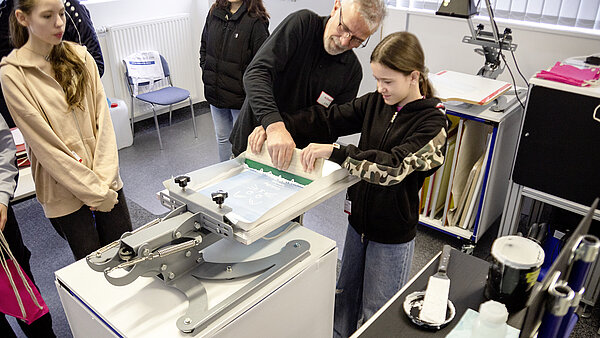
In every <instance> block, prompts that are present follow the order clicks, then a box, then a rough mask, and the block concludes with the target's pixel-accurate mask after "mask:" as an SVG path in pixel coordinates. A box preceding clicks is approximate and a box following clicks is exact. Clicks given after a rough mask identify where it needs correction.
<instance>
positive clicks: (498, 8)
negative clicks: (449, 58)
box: [387, 0, 600, 31]
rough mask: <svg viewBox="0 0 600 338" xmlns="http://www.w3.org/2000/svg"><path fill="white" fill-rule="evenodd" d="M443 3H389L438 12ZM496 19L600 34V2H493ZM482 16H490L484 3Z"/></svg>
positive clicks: (416, 0) (402, 0) (399, 0)
mask: <svg viewBox="0 0 600 338" xmlns="http://www.w3.org/2000/svg"><path fill="white" fill-rule="evenodd" d="M441 2H442V0H387V4H388V6H390V7H396V8H408V9H425V10H432V11H436V10H437V9H438V8H439V6H440V4H441ZM490 4H491V6H492V10H493V12H494V16H495V17H496V18H503V19H511V20H517V21H527V22H539V23H544V24H551V25H557V26H568V27H579V28H585V29H593V30H598V31H600V9H599V8H600V0H490ZM479 14H480V15H485V16H488V11H487V7H486V6H485V0H479Z"/></svg>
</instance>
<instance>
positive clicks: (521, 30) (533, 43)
mask: <svg viewBox="0 0 600 338" xmlns="http://www.w3.org/2000/svg"><path fill="white" fill-rule="evenodd" d="M212 3H213V1H212V0H170V1H164V0H90V1H88V2H86V6H87V7H88V8H89V10H90V12H91V15H92V19H93V21H94V25H95V26H96V27H102V26H111V25H118V24H123V23H129V22H136V21H143V20H148V19H152V18H158V17H162V16H169V15H174V14H180V13H188V14H190V16H191V24H192V31H193V32H192V36H193V40H194V41H192V43H193V44H194V46H193V50H194V51H198V50H199V48H200V47H199V46H200V35H201V33H202V28H203V27H204V21H205V18H206V15H207V14H208V9H209V8H210V5H211V4H212ZM264 3H265V7H266V8H267V11H268V12H269V13H270V15H271V21H270V26H269V28H270V30H271V31H272V30H274V29H275V27H276V26H277V25H278V24H279V23H280V22H281V21H282V20H283V19H284V18H285V17H286V16H287V15H288V14H290V13H292V12H294V11H297V10H299V9H303V8H309V9H311V10H313V11H315V12H316V13H318V14H320V15H323V16H325V15H329V14H330V12H331V9H332V8H333V3H334V1H333V0H264ZM474 21H475V22H477V19H475V20H474ZM482 23H483V24H484V25H486V28H487V29H489V22H487V21H482ZM504 27H505V25H504V24H502V22H501V21H500V22H499V29H500V31H503V30H504ZM510 27H511V28H512V30H513V39H514V42H515V43H517V44H518V48H517V51H516V52H515V56H516V58H517V60H518V64H519V67H520V69H521V70H522V72H523V74H524V75H525V77H526V78H529V77H531V76H532V75H533V74H535V72H537V71H538V70H540V69H544V68H547V67H549V66H551V65H552V64H554V62H555V61H558V60H563V59H565V58H567V57H570V56H576V55H589V54H593V53H598V52H600V34H598V35H583V34H576V33H564V32H556V31H548V30H542V29H539V28H531V27H527V26H525V25H512V24H511V25H510ZM400 30H408V31H411V32H413V33H414V34H416V35H417V36H418V37H419V39H420V41H421V43H422V45H423V48H424V49H425V55H426V63H427V66H428V67H429V70H430V71H432V72H436V71H439V70H443V69H449V70H455V71H461V72H465V73H472V74H475V73H476V72H477V70H479V68H481V66H482V65H483V62H484V59H483V56H480V55H477V54H476V53H475V52H474V51H473V49H474V48H475V47H476V46H474V45H469V44H465V43H462V42H461V41H462V37H463V36H464V35H468V34H469V33H470V32H469V28H468V24H467V21H466V20H462V19H455V18H448V17H441V16H435V15H432V14H429V13H420V12H407V11H406V10H397V9H390V10H389V14H388V16H387V18H386V19H385V20H384V24H383V27H382V30H381V32H378V33H375V34H374V35H373V36H372V37H371V40H370V41H369V44H368V46H367V48H364V49H357V50H355V52H356V54H357V55H358V57H359V59H360V60H361V64H362V66H363V83H362V84H361V88H360V91H359V95H360V94H363V93H365V92H368V91H372V90H375V81H374V79H373V77H372V75H371V69H370V66H369V56H370V54H371V52H372V50H373V48H374V47H375V46H376V45H377V43H378V42H379V41H380V38H381V36H385V35H387V34H389V33H391V32H395V31H400ZM102 40H103V39H102V37H101V43H103V41H102ZM102 47H103V48H106V46H104V45H103V46H102ZM189 57H190V58H193V64H194V65H197V64H198V53H197V52H194V53H193V55H190V56H189ZM506 57H507V60H508V61H509V64H510V65H511V66H512V65H513V61H512V56H511V55H510V53H506ZM107 67H110V65H107ZM512 69H515V68H514V66H512ZM193 71H194V76H195V77H196V81H197V84H198V85H197V88H198V95H197V97H199V98H200V100H202V99H203V98H204V94H203V85H202V82H201V73H200V69H199V67H194V70H193ZM515 78H516V79H517V84H518V85H524V82H523V81H522V80H521V79H520V77H519V76H518V75H517V74H515ZM499 79H501V80H504V81H508V82H511V79H510V75H509V73H508V71H507V70H505V71H504V73H503V74H502V75H500V77H499ZM103 82H104V84H105V87H106V91H107V93H108V94H109V95H110V94H111V90H112V79H111V78H110V71H109V70H107V71H106V72H105V76H104V77H103Z"/></svg>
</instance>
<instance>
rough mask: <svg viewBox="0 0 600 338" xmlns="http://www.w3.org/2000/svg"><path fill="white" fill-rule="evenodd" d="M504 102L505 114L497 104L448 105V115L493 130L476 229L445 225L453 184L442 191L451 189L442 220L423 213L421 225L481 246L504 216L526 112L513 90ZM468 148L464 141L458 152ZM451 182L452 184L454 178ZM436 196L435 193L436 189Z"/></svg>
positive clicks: (477, 197) (477, 198) (478, 197)
mask: <svg viewBox="0 0 600 338" xmlns="http://www.w3.org/2000/svg"><path fill="white" fill-rule="evenodd" d="M504 99H506V102H507V104H506V106H507V108H506V109H505V110H504V112H494V111H492V110H491V109H490V108H491V107H492V106H493V105H494V104H493V103H490V104H487V105H484V106H479V105H472V104H466V103H459V102H447V103H445V105H446V112H447V114H448V115H453V116H456V117H458V118H460V119H461V120H463V121H474V123H481V124H485V125H488V126H490V128H491V133H490V136H489V139H488V140H487V142H489V149H488V150H487V151H486V153H485V157H484V161H483V162H484V165H485V168H483V167H482V170H481V175H482V178H483V181H482V184H481V187H480V190H479V191H477V193H476V194H475V195H474V198H475V201H476V202H477V204H476V208H474V209H473V214H472V216H471V217H474V221H473V226H472V230H468V229H463V228H462V227H459V226H448V225H445V224H446V221H445V220H446V219H447V212H446V210H447V209H448V206H449V198H448V197H449V195H450V190H451V184H449V185H448V186H440V187H439V188H438V189H447V190H446V201H445V203H444V213H443V215H442V217H441V218H439V217H438V218H436V217H435V215H433V213H429V214H427V213H426V215H423V214H422V215H421V216H420V218H419V223H421V224H422V225H424V226H427V227H430V228H433V229H436V230H439V231H441V232H443V233H445V234H447V235H450V236H453V237H457V238H460V239H464V240H468V241H472V242H475V243H477V241H478V240H479V239H480V238H481V236H482V235H483V234H484V233H485V232H486V231H487V230H488V228H489V227H490V226H491V225H492V224H493V223H494V221H496V219H498V218H499V217H500V215H501V214H502V209H503V206H504V200H505V197H506V193H507V189H508V184H507V182H508V179H509V176H510V171H511V168H512V164H513V161H514V157H515V153H516V147H517V141H518V136H519V131H520V126H521V121H522V115H523V109H522V108H521V106H520V105H519V102H518V100H517V98H516V96H515V95H514V90H510V91H509V92H507V93H505V94H504V95H502V97H501V100H504ZM523 100H524V95H523V94H522V97H521V101H522V102H523ZM467 146H468V145H467V144H463V143H462V142H461V143H460V144H459V145H458V152H459V153H460V151H461V150H464V149H465V148H463V147H467ZM484 147H485V145H484ZM447 160H448V159H447ZM456 164H457V163H456V161H454V162H453V164H452V165H453V166H456ZM438 172H439V170H438ZM450 182H452V179H451V180H450ZM425 193H427V192H425ZM433 193H434V194H435V190H434V191H433Z"/></svg>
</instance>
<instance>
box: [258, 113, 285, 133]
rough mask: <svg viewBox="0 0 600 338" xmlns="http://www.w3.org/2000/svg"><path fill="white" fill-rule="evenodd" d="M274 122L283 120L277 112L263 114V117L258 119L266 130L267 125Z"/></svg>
mask: <svg viewBox="0 0 600 338" xmlns="http://www.w3.org/2000/svg"><path fill="white" fill-rule="evenodd" d="M275 122H283V118H281V115H280V114H279V113H271V114H268V115H265V116H263V118H262V119H261V120H260V124H261V125H262V126H263V128H265V130H267V127H268V126H269V125H271V124H273V123H275Z"/></svg>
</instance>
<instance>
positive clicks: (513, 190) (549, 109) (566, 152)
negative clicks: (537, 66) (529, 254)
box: [499, 78, 600, 305]
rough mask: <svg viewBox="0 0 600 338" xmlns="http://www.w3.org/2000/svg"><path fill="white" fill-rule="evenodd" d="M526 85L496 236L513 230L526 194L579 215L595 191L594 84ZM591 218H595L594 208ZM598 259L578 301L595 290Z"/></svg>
mask: <svg viewBox="0 0 600 338" xmlns="http://www.w3.org/2000/svg"><path fill="white" fill-rule="evenodd" d="M529 86H530V87H529V93H528V99H527V107H526V110H525V111H526V113H525V117H524V122H523V127H522V131H521V132H520V140H519V145H518V152H517V156H516V159H515V164H514V169H513V173H512V176H511V177H510V180H509V181H508V187H509V190H508V194H507V196H506V201H505V206H504V212H503V216H502V221H501V223H500V230H499V235H501V236H505V235H511V234H514V233H516V232H517V227H518V225H519V221H520V218H521V213H522V210H523V209H524V208H525V207H526V204H528V203H525V202H529V199H531V200H533V201H534V202H541V203H545V204H549V205H552V206H554V207H557V208H561V209H564V210H566V211H569V212H572V213H575V214H579V215H584V214H585V213H586V212H587V210H588V208H589V205H591V203H592V202H593V200H594V198H595V197H599V196H600V175H598V173H599V171H598V170H599V169H598V168H599V167H600V157H598V153H599V151H600V88H599V87H595V88H589V87H588V88H581V87H576V86H571V85H566V84H563V83H558V82H553V81H547V80H542V79H537V78H532V79H530V80H529ZM534 214H535V212H533V213H531V214H530V216H531V217H535V215H534ZM594 219H595V220H600V210H596V212H595V213H594ZM576 225H577V224H573V225H572V226H573V227H575V226H576ZM599 261H600V260H599ZM599 261H596V264H595V265H594V269H593V271H592V272H591V273H590V275H589V276H588V280H587V282H586V284H585V288H586V290H587V291H586V293H585V295H584V298H583V301H584V302H585V303H587V304H591V305H593V304H595V303H596V301H597V299H598V296H599V293H600V285H599V283H600V278H599V277H600V268H599V267H598V265H599V263H598V262H599Z"/></svg>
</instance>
